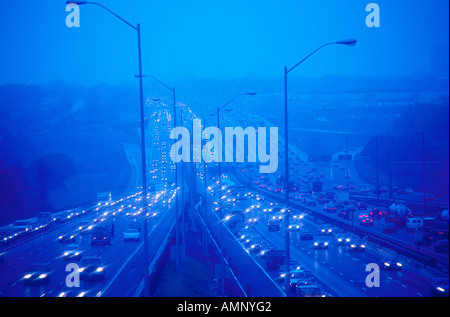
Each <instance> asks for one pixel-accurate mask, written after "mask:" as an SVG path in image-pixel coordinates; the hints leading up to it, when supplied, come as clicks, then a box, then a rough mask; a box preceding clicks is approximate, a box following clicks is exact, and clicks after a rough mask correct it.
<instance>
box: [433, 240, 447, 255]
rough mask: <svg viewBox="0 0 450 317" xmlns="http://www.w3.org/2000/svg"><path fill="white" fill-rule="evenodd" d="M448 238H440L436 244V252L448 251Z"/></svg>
mask: <svg viewBox="0 0 450 317" xmlns="http://www.w3.org/2000/svg"><path fill="white" fill-rule="evenodd" d="M448 250H449V249H448V240H438V241H436V244H435V246H434V252H437V253H448Z"/></svg>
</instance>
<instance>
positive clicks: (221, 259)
mask: <svg viewBox="0 0 450 317" xmlns="http://www.w3.org/2000/svg"><path fill="white" fill-rule="evenodd" d="M254 95H256V93H255V92H251V93H244V94H239V95H236V96H234V97H233V98H231V99H230V101H228V102H227V103H226V104H224V105H223V106H222V107H217V129H219V130H220V111H221V110H223V108H225V107H226V106H228V105H229V104H230V103H231V102H232V101H233V100H235V99H236V98H238V97H240V96H254ZM221 162H222V144H220V157H219V162H218V163H219V164H218V167H219V210H220V221H221V224H220V253H221V257H220V284H221V293H222V295H225V265H224V261H223V256H224V255H223V226H224V224H223V221H224V217H223V208H222V167H221Z"/></svg>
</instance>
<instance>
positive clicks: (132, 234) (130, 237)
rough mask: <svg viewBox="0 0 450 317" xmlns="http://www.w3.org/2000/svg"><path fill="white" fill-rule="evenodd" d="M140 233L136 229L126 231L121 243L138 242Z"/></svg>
mask: <svg viewBox="0 0 450 317" xmlns="http://www.w3.org/2000/svg"><path fill="white" fill-rule="evenodd" d="M140 238H141V233H140V232H139V230H137V229H127V230H126V231H125V232H124V233H123V241H139V240H140Z"/></svg>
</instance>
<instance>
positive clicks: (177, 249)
mask: <svg viewBox="0 0 450 317" xmlns="http://www.w3.org/2000/svg"><path fill="white" fill-rule="evenodd" d="M136 77H139V76H136ZM140 77H141V78H142V77H148V78H151V79H153V80H155V81H157V82H158V83H160V84H161V85H163V86H164V87H166V88H167V89H168V90H170V91H171V92H172V98H173V127H174V128H176V126H177V99H176V90H175V87H170V86H169V85H166V84H165V83H164V82H162V81H161V80H159V79H158V78H156V77H154V76H149V75H142V76H140ZM175 143H176V140H174V144H175ZM175 195H176V196H175V210H176V218H175V219H176V220H175V222H176V223H175V253H176V254H175V263H176V270H177V272H179V271H180V228H179V227H180V223H179V213H180V210H179V206H178V204H179V199H178V163H175Z"/></svg>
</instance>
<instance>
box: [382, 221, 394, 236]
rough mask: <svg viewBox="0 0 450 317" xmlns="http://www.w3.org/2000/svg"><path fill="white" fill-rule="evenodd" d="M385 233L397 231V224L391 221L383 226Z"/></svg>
mask: <svg viewBox="0 0 450 317" xmlns="http://www.w3.org/2000/svg"><path fill="white" fill-rule="evenodd" d="M383 233H387V234H391V233H397V226H396V225H395V224H394V223H392V222H390V223H387V224H385V225H384V226H383Z"/></svg>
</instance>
